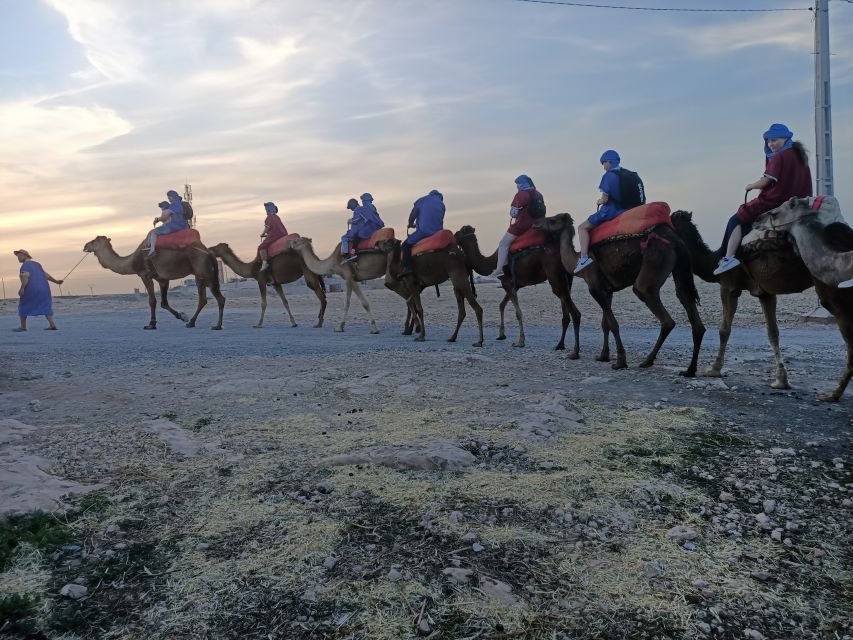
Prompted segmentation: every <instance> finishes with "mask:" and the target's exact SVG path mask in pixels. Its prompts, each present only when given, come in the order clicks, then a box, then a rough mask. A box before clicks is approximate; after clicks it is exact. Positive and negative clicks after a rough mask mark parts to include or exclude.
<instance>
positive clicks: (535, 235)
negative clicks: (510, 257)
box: [509, 229, 548, 253]
mask: <svg viewBox="0 0 853 640" xmlns="http://www.w3.org/2000/svg"><path fill="white" fill-rule="evenodd" d="M547 240H548V236H547V235H546V234H545V232H544V231H541V230H539V229H528V230H527V231H525V232H524V233H522V234H521V235H520V236H518V238H517V239H516V240H513V241H512V244H511V245H509V252H510V253H515V252H516V251H521V250H522V249H529V248H530V247H544V246H545V243H546V242H547Z"/></svg>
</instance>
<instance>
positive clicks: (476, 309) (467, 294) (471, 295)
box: [462, 283, 483, 347]
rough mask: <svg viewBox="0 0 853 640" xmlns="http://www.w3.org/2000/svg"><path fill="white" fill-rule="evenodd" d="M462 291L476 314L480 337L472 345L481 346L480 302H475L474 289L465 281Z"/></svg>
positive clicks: (481, 321) (481, 318)
mask: <svg viewBox="0 0 853 640" xmlns="http://www.w3.org/2000/svg"><path fill="white" fill-rule="evenodd" d="M462 293H463V295H464V297H465V299H466V300H467V301H468V304H470V305H471V308H472V309H473V310H474V315H475V316H477V328H478V329H479V331H480V339H479V340H478V341H477V342H475V343H474V344H473V345H472V346H474V347H482V346H483V307H481V306H480V303H479V302H477V296H476V295H475V294H474V290H473V289H472V288H471V286H470V285H469V284H468V283H466V285H465V287H464V288H463V289H462Z"/></svg>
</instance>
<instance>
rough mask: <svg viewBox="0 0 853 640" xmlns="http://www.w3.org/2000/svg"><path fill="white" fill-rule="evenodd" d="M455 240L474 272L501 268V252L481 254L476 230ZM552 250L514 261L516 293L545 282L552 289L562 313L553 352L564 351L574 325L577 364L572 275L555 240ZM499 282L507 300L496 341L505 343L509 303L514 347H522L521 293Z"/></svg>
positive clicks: (578, 318) (467, 230) (537, 250)
mask: <svg viewBox="0 0 853 640" xmlns="http://www.w3.org/2000/svg"><path fill="white" fill-rule="evenodd" d="M455 237H456V242H457V243H459V246H460V247H462V250H463V251H464V252H465V263H466V265H467V266H468V268H469V269H473V270H474V271H476V272H477V273H479V274H480V275H482V276H485V275H489V274H490V273H493V272H494V270H495V267H496V266H497V264H498V252H497V250H496V251H495V252H494V253H493V254H492V255H490V256H484V255H483V254H482V253H481V251H480V245H479V243H478V242H477V235H476V230H475V229H474V227H471V226H468V225H465V226H464V227H462V228H461V229H460V230H459V231H457V232H456V234H455ZM552 249H553V250H545V248H544V247H536V248H535V249H531V250H526V251H523V252H521V253H520V254H518V256H517V257H516V258H515V285H516V287H517V289H521V288H523V287H529V286H532V285H536V284H542V283H543V282H548V284H550V285H551V291H552V292H553V293H554V295H555V296H557V298H559V299H560V307H561V309H562V312H563V332H562V333H561V334H560V341H559V342H558V343H557V346H556V347H554V349H555V350H557V351H561V350H563V349H565V347H566V330H567V329H568V328H569V323H570V322H574V330H575V348H574V349H573V350H572V351H571V352H570V353H569V358H570V359H572V360H576V359H577V358H578V356H579V349H580V347H579V343H580V323H581V312H580V311H579V310H578V308H577V307H576V306H575V303H574V302H572V275H571V274H570V272H568V271H566V270H565V269H563V263H562V261H561V260H560V254H559V251H558V250H557V243H556V239H555V240H554V246H553V247H552ZM500 282H501V286H502V287H503V289H504V297H503V300H501V303H500V307H499V308H500V312H501V324H500V329H499V333H498V338H497V339H498V340H506V333H505V331H504V310H505V309H506V305H507V303H508V302H512V304H513V306H514V307H515V317H516V318H517V319H518V330H519V335H518V341H517V342H513V343H512V346H513V347H523V346H524V343H525V339H524V320H523V319H522V316H521V306H520V305H519V303H518V291H517V290H516V291H513V288H512V285H513V283H512V279H511V278H508V277H507V278H501V279H500Z"/></svg>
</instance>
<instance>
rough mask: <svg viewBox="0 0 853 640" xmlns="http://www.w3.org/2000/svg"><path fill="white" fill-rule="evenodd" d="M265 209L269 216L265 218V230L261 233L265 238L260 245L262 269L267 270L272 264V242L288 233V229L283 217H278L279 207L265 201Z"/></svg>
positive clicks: (259, 252)
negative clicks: (270, 257)
mask: <svg viewBox="0 0 853 640" xmlns="http://www.w3.org/2000/svg"><path fill="white" fill-rule="evenodd" d="M264 210H265V211H266V212H267V217H266V219H265V220H264V232H263V233H262V234H261V237H262V238H263V239H264V240H263V242H261V244H259V245H258V255H259V256H260V257H261V271H266V270H267V269H268V268H269V266H270V265H269V253H268V252H269V248H270V246H271V245H272V243H273V242H275V241H276V240H280V239H281V238H283V237H284V236H286V235H287V229H286V228H285V226H284V223H283V222H282V221H281V218H279V217H278V207H277V206H275V204H274V203H272V202H264Z"/></svg>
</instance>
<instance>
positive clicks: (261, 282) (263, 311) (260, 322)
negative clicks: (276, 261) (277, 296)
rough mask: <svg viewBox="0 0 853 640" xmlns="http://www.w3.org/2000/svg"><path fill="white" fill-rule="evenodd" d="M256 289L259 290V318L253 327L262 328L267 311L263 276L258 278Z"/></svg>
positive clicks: (265, 284)
mask: <svg viewBox="0 0 853 640" xmlns="http://www.w3.org/2000/svg"><path fill="white" fill-rule="evenodd" d="M258 289H260V291H261V319H260V320H258V324H256V325H255V327H254V328H255V329H263V327H264V316H265V315H266V313H267V282H266V279H265V278H258Z"/></svg>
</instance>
